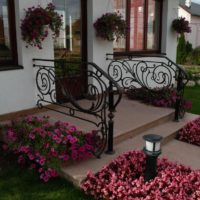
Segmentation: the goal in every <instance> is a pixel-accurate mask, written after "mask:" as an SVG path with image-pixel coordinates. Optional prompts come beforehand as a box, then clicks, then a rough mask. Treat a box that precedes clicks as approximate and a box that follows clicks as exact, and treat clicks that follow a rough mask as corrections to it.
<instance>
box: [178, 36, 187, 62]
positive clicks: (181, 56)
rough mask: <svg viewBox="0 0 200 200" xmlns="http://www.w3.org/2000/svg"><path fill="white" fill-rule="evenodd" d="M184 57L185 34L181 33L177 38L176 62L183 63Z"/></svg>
mask: <svg viewBox="0 0 200 200" xmlns="http://www.w3.org/2000/svg"><path fill="white" fill-rule="evenodd" d="M186 57H187V51H186V41H185V35H184V34H181V36H180V37H179V38H178V46H177V56H176V62H177V63H178V64H184V63H185V62H186Z"/></svg>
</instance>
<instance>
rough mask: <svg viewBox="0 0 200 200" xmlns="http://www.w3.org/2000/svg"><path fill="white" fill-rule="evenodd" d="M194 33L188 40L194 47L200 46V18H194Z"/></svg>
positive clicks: (191, 24)
mask: <svg viewBox="0 0 200 200" xmlns="http://www.w3.org/2000/svg"><path fill="white" fill-rule="evenodd" d="M190 26H191V29H192V32H191V34H188V40H189V41H190V42H191V43H192V47H193V48H195V47H198V46H200V16H192V17H191V23H190Z"/></svg>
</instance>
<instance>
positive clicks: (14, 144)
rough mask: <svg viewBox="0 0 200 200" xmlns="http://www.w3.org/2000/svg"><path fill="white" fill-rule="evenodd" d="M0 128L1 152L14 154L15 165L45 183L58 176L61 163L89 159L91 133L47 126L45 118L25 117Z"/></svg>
mask: <svg viewBox="0 0 200 200" xmlns="http://www.w3.org/2000/svg"><path fill="white" fill-rule="evenodd" d="M4 129H6V134H5V141H6V142H7V144H4V145H2V148H3V149H4V151H6V152H10V151H11V152H12V153H14V154H16V155H17V158H18V163H19V164H27V165H28V166H29V167H30V168H31V169H36V170H37V171H38V173H39V176H40V179H42V180H43V181H45V182H47V181H48V180H49V179H50V178H52V177H57V176H58V172H59V169H60V165H61V164H62V163H65V162H68V161H80V160H84V159H88V158H90V157H92V156H93V152H94V147H93V146H94V143H93V139H94V137H93V136H94V134H95V133H85V134H84V133H82V132H81V131H78V130H77V129H76V127H75V126H70V125H69V124H68V123H65V122H60V121H58V122H56V123H54V124H51V123H49V121H48V118H46V117H43V118H37V117H27V118H25V119H22V120H18V121H13V122H12V123H11V124H9V125H6V126H5V127H4Z"/></svg>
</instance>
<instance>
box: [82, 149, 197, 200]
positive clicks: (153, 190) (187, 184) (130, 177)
mask: <svg viewBox="0 0 200 200" xmlns="http://www.w3.org/2000/svg"><path fill="white" fill-rule="evenodd" d="M145 160H146V159H145V154H144V153H143V152H141V151H132V152H129V153H125V154H124V155H122V156H119V157H118V158H117V159H115V160H114V161H112V162H111V163H110V164H109V165H107V166H105V167H104V168H103V169H102V170H101V171H100V172H98V173H97V174H95V175H94V174H93V173H91V172H89V173H88V176H87V179H86V180H85V181H84V182H83V184H82V186H81V187H82V189H83V190H84V191H85V192H86V193H87V194H90V195H92V196H94V198H95V199H107V200H108V199H116V200H123V199H124V200H125V199H126V200H134V199H138V200H139V199H140V200H153V199H155V200H164V199H169V200H170V199H171V200H174V199H177V200H183V199H185V200H186V199H187V200H194V199H200V190H199V188H200V171H192V170H191V169H190V168H188V167H185V166H183V165H178V164H176V163H172V162H169V161H168V160H166V159H158V164H157V176H156V178H155V179H153V180H150V181H149V182H145V181H144V170H145V164H146V163H145Z"/></svg>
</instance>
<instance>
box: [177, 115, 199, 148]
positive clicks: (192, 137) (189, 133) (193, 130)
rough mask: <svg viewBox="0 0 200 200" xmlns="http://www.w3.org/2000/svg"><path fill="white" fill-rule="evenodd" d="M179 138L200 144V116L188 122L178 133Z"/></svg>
mask: <svg viewBox="0 0 200 200" xmlns="http://www.w3.org/2000/svg"><path fill="white" fill-rule="evenodd" d="M177 138H178V139H179V140H182V141H185V142H188V143H191V144H195V145H198V146H200V117H199V118H197V119H195V120H193V121H191V122H189V123H187V124H186V125H185V126H184V127H183V128H182V129H181V130H180V131H179V133H178V136H177Z"/></svg>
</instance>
